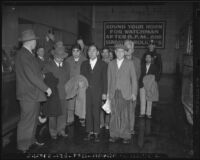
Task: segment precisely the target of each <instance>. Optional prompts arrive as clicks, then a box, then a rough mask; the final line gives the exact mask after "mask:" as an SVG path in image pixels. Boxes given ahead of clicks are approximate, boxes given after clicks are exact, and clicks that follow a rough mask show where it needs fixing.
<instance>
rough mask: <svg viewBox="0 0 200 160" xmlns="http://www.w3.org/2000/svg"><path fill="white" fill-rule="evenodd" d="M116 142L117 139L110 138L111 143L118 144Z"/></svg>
mask: <svg viewBox="0 0 200 160" xmlns="http://www.w3.org/2000/svg"><path fill="white" fill-rule="evenodd" d="M116 141H117V139H116V138H113V137H110V138H109V142H113V143H114V142H116Z"/></svg>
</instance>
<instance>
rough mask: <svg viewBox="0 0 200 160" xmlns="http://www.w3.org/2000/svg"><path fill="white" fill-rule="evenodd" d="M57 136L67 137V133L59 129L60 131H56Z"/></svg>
mask: <svg viewBox="0 0 200 160" xmlns="http://www.w3.org/2000/svg"><path fill="white" fill-rule="evenodd" d="M58 136H61V137H68V134H66V133H65V131H61V132H60V133H58Z"/></svg>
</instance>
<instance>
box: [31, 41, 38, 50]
mask: <svg viewBox="0 0 200 160" xmlns="http://www.w3.org/2000/svg"><path fill="white" fill-rule="evenodd" d="M31 43H32V50H34V49H35V47H36V44H37V42H36V40H31Z"/></svg>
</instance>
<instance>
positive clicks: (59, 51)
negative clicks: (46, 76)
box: [51, 46, 68, 58]
mask: <svg viewBox="0 0 200 160" xmlns="http://www.w3.org/2000/svg"><path fill="white" fill-rule="evenodd" d="M51 53H52V55H53V56H54V57H58V58H66V57H67V56H68V53H66V52H65V47H64V46H58V47H56V48H55V49H54V50H52V52H51Z"/></svg>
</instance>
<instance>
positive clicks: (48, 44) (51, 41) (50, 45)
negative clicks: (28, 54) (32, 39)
mask: <svg viewBox="0 0 200 160" xmlns="http://www.w3.org/2000/svg"><path fill="white" fill-rule="evenodd" d="M54 45H55V36H54V32H53V31H52V30H49V31H48V33H47V35H46V37H45V42H44V49H45V54H44V59H45V60H46V61H48V60H50V59H53V56H52V54H51V52H52V50H53V49H54Z"/></svg>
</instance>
